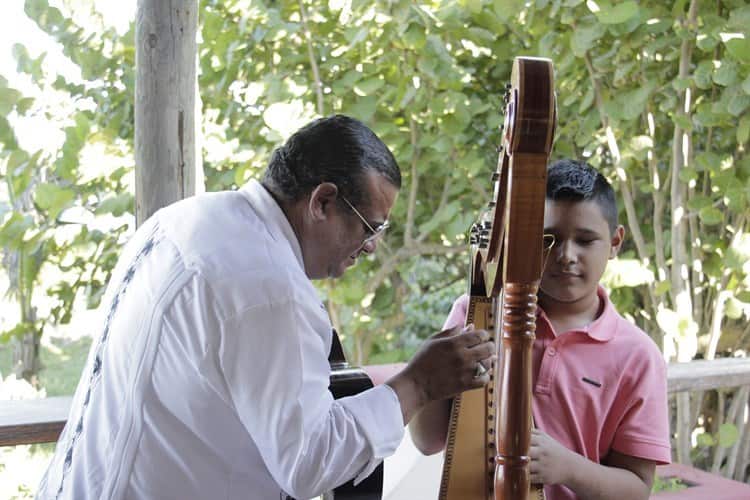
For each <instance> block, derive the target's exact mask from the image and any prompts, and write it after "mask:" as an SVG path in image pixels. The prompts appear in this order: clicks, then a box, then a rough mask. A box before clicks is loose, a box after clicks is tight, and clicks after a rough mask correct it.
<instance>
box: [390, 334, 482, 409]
mask: <svg viewBox="0 0 750 500" xmlns="http://www.w3.org/2000/svg"><path fill="white" fill-rule="evenodd" d="M489 338H490V335H489V333H487V332H486V331H485V330H474V329H473V326H469V327H466V328H463V329H461V328H458V327H457V328H452V329H450V330H443V331H442V332H440V333H437V334H435V335H433V336H432V337H430V338H429V339H427V340H426V341H425V342H424V343H423V344H422V346H421V347H420V349H419V350H418V351H417V353H416V354H415V355H414V356H413V357H412V359H411V361H409V364H408V365H407V366H406V368H404V370H403V371H401V372H400V373H399V374H397V375H395V376H394V377H392V378H391V379H390V380H388V382H386V383H387V384H388V385H390V386H391V387H392V388H393V390H394V391H395V392H396V394H397V395H398V398H399V401H400V402H401V411H402V413H403V416H404V423H408V422H409V420H411V418H412V416H413V415H414V413H415V412H416V411H417V410H418V409H419V408H421V407H422V406H424V405H425V404H427V403H429V402H431V401H437V400H441V399H447V398H451V397H453V396H455V395H456V394H460V393H461V392H463V391H466V390H469V389H475V388H478V387H483V386H484V385H486V384H487V383H488V382H489V381H490V375H489V372H488V371H485V372H484V373H483V374H482V375H480V376H476V375H477V365H478V364H479V363H481V364H482V365H483V366H484V367H485V368H489V367H490V365H491V363H492V362H493V361H494V359H495V343H494V342H490V341H489Z"/></svg>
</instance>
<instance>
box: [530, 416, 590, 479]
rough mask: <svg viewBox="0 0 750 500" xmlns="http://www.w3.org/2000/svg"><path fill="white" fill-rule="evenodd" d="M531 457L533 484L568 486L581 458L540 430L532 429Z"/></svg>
mask: <svg viewBox="0 0 750 500" xmlns="http://www.w3.org/2000/svg"><path fill="white" fill-rule="evenodd" d="M529 456H530V457H531V464H530V465H529V469H530V471H531V482H532V483H533V484H566V483H567V482H568V479H569V477H570V468H571V466H574V465H575V463H576V462H577V458H578V457H579V455H578V454H577V453H574V452H572V451H570V450H569V449H567V448H566V447H565V446H563V445H561V444H560V443H558V442H557V441H555V440H554V439H553V438H552V437H550V436H548V435H547V434H545V433H544V432H542V431H540V430H539V429H531V447H530V448H529Z"/></svg>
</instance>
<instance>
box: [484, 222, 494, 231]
mask: <svg viewBox="0 0 750 500" xmlns="http://www.w3.org/2000/svg"><path fill="white" fill-rule="evenodd" d="M482 225H483V226H484V228H485V229H487V230H489V229H492V221H488V220H486V221H484V224H482Z"/></svg>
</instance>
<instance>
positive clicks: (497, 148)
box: [495, 144, 503, 154]
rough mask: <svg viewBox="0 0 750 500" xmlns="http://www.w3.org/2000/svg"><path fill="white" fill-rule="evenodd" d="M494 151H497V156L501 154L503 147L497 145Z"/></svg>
mask: <svg viewBox="0 0 750 500" xmlns="http://www.w3.org/2000/svg"><path fill="white" fill-rule="evenodd" d="M495 151H497V153H498V154H500V153H502V152H503V146H502V144H501V145H499V146H495Z"/></svg>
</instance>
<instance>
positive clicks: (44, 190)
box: [34, 183, 76, 219]
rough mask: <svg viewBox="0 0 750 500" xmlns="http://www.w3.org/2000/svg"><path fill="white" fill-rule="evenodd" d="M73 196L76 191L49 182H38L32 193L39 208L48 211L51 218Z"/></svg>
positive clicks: (72, 198)
mask: <svg viewBox="0 0 750 500" xmlns="http://www.w3.org/2000/svg"><path fill="white" fill-rule="evenodd" d="M75 197H76V193H75V191H73V190H72V189H69V188H66V187H62V186H60V185H57V184H51V183H43V184H39V185H38V186H37V187H36V191H35V193H34V201H35V202H36V204H37V205H39V207H40V208H41V209H43V210H47V211H48V212H49V217H50V218H51V219H56V218H57V216H58V215H59V214H60V212H61V211H62V210H63V209H64V208H66V207H67V206H68V204H69V203H70V202H71V201H73V200H74V199H75Z"/></svg>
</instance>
